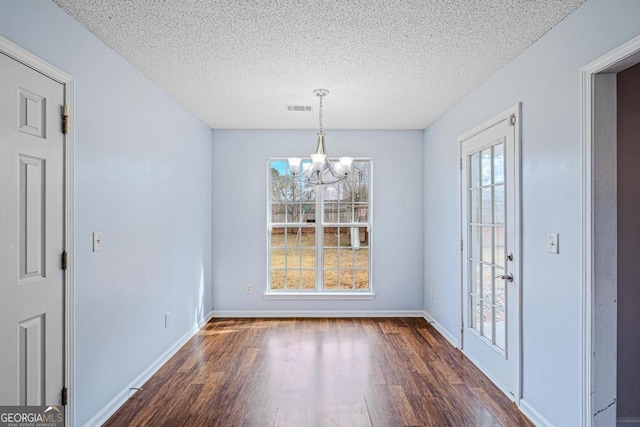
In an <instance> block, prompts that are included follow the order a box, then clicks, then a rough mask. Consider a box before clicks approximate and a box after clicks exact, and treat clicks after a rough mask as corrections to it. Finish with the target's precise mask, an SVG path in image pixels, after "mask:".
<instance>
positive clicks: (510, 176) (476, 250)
mask: <svg viewBox="0 0 640 427" xmlns="http://www.w3.org/2000/svg"><path fill="white" fill-rule="evenodd" d="M516 114H517V111H516V110H510V111H509V112H505V113H504V114H502V115H500V116H499V117H497V118H496V119H494V120H491V121H490V122H488V123H487V124H486V125H484V126H481V127H479V128H476V130H474V131H472V132H470V133H469V134H468V135H469V136H468V137H462V138H461V139H460V144H461V145H460V152H461V166H462V179H461V183H462V188H461V198H462V215H461V218H462V238H463V245H462V248H463V250H462V288H463V292H462V300H463V301H462V308H463V310H462V311H463V328H462V329H463V336H462V348H463V351H464V352H465V353H466V354H467V356H468V357H469V358H470V359H471V360H473V361H474V363H476V364H477V365H478V366H479V367H480V368H481V369H482V370H483V371H484V372H485V373H486V374H487V375H488V376H489V377H490V378H491V379H492V380H493V381H494V382H495V383H496V384H497V385H498V386H500V387H501V388H502V389H503V390H504V391H505V392H507V393H508V394H509V395H510V397H511V398H512V400H516V399H517V398H518V397H517V396H518V394H519V393H518V388H519V375H520V374H519V369H520V361H519V357H520V327H519V325H520V320H519V319H520V302H519V301H520V292H519V269H518V265H519V250H518V244H519V239H518V238H517V233H518V232H519V231H518V228H517V225H518V224H517V217H516V215H517V214H518V211H517V204H516V200H517V198H518V197H519V195H518V194H517V191H519V190H518V185H517V180H516V161H517V159H516V151H515V148H516V144H515V137H516V126H515V122H516V120H517V115H516Z"/></svg>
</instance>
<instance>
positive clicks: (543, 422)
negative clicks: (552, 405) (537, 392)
mask: <svg viewBox="0 0 640 427" xmlns="http://www.w3.org/2000/svg"><path fill="white" fill-rule="evenodd" d="M519 407H520V412H522V413H523V414H524V416H525V417H527V418H529V421H531V422H532V423H533V424H534V425H535V426H536V427H553V424H551V423H550V422H549V420H547V419H546V418H545V417H543V416H542V415H540V412H538V411H536V410H535V408H534V407H533V406H531V404H530V403H529V402H527V401H526V400H524V399H520V404H519Z"/></svg>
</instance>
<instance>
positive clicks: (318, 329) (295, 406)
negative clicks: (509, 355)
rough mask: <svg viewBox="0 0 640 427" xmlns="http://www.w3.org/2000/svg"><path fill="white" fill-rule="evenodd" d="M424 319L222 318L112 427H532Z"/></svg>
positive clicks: (182, 352) (172, 362)
mask: <svg viewBox="0 0 640 427" xmlns="http://www.w3.org/2000/svg"><path fill="white" fill-rule="evenodd" d="M531 425H532V424H531V423H530V422H529V421H528V420H527V419H526V418H525V417H524V416H523V415H522V414H521V413H520V412H519V411H518V409H517V407H516V406H515V405H514V404H513V403H512V402H511V401H509V399H508V398H507V397H506V396H505V395H504V394H503V393H502V392H501V391H500V390H499V389H498V388H497V387H496V386H495V385H493V383H491V381H490V380H489V379H488V378H487V377H485V376H484V375H483V374H482V373H481V372H480V371H479V370H478V369H477V368H476V367H475V366H474V365H473V364H472V363H471V362H470V361H469V360H468V359H467V358H466V357H464V355H462V353H461V352H460V351H458V350H457V349H455V348H453V347H452V346H451V345H450V344H449V342H448V341H446V340H445V339H444V338H443V337H442V336H441V335H440V334H439V333H438V332H437V331H436V330H435V329H434V328H433V327H432V326H431V325H429V324H428V323H427V322H426V321H425V320H424V319H420V318H379V319H372V318H363V319H353V318H349V319H304V318H300V319H215V320H212V321H211V322H209V323H208V324H207V325H205V326H204V327H203V328H202V330H201V331H199V332H198V334H197V335H196V336H195V337H194V338H193V339H192V340H190V341H189V342H188V343H187V344H185V345H184V347H183V348H182V349H180V350H179V351H178V352H177V353H176V354H175V355H174V357H173V358H171V360H169V361H168V362H167V363H166V364H165V365H164V366H163V367H162V368H161V369H160V370H159V371H158V372H157V373H156V374H155V375H154V376H153V377H152V378H151V379H150V380H149V381H148V382H147V383H146V384H145V385H144V386H143V387H142V389H141V390H140V391H138V392H137V393H135V394H133V396H132V397H131V398H130V399H129V400H128V401H127V402H126V403H125V404H124V405H123V406H122V407H121V408H120V409H119V410H118V411H117V412H116V413H115V414H114V415H113V416H112V417H111V418H110V419H109V421H108V422H107V423H105V426H108V427H123V426H172V427H175V426H188V427H190V426H193V427H200V426H214V427H226V426H230V427H231V426H246V427H270V426H274V427H279V426H293V427H301V426H302V427H306V426H308V427H312V426H318V427H325V426H327V427H328V426H338V427H340V426H344V427H369V426H385V427H386V426H431V427H443V426H454V427H458V426H502V427H511V426H531Z"/></svg>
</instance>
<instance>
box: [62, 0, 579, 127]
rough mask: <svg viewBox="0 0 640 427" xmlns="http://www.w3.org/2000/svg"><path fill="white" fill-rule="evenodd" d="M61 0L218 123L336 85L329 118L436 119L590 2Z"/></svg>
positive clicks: (411, 123)
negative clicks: (581, 5) (585, 3)
mask: <svg viewBox="0 0 640 427" xmlns="http://www.w3.org/2000/svg"><path fill="white" fill-rule="evenodd" d="M54 1H55V3H56V4H58V5H59V6H60V7H61V8H62V9H63V10H65V11H66V12H67V13H68V14H70V15H71V16H73V17H74V18H75V19H76V20H78V21H79V22H80V23H81V24H82V25H84V26H85V27H86V28H87V29H88V30H89V31H91V32H92V33H93V34H95V35H96V36H97V37H98V38H100V39H101V40H102V41H103V42H104V43H105V44H106V45H108V46H109V47H111V48H112V49H113V50H115V51H116V52H118V53H119V54H121V55H122V56H124V57H125V58H126V59H127V60H128V61H129V62H131V63H132V64H133V65H134V66H135V67H137V68H138V69H139V70H141V71H142V72H143V73H144V74H146V75H147V76H148V77H149V78H150V79H151V80H153V81H154V82H156V84H158V85H159V86H160V87H162V88H163V89H164V90H166V91H167V92H168V93H169V94H171V96H173V97H174V98H175V99H176V100H178V101H179V102H180V103H182V104H183V105H184V106H185V107H186V108H188V109H189V110H190V111H192V112H193V113H194V114H195V115H196V116H198V117H199V118H200V119H202V120H203V121H204V122H205V123H207V124H208V125H209V126H210V127H212V128H215V129H313V128H316V127H317V126H318V117H317V106H318V102H317V98H316V97H315V96H314V95H313V94H312V90H313V89H315V88H327V89H329V90H330V92H331V94H330V95H329V96H328V97H327V98H325V102H324V105H325V114H324V116H325V126H326V128H327V129H424V128H426V127H427V126H428V125H429V124H430V123H432V122H433V121H434V120H435V119H437V118H438V117H439V116H440V115H442V114H443V113H444V112H446V111H447V110H448V109H449V108H450V107H451V106H453V105H454V104H455V103H456V102H457V101H458V100H460V99H461V98H462V97H463V96H464V95H466V94H467V93H469V92H470V91H471V90H472V89H474V88H475V87H477V86H478V85H479V84H480V83H482V82H483V81H484V80H485V79H487V78H488V77H489V76H490V75H491V74H492V73H494V72H495V71H496V70H498V69H500V68H501V67H502V66H504V65H505V64H506V63H508V62H509V61H510V60H512V59H513V58H515V57H516V56H517V55H518V54H520V53H521V52H522V51H523V50H524V49H526V48H527V47H528V46H530V45H531V44H532V43H533V42H534V41H535V40H537V39H538V38H539V37H541V36H542V35H543V34H544V33H545V32H547V31H548V30H549V29H551V28H552V27H553V26H554V25H555V24H557V23H558V22H559V21H561V20H562V19H563V18H565V17H566V16H567V15H568V14H569V13H571V12H572V11H573V10H575V9H576V8H577V7H578V6H579V5H580V4H582V3H583V2H584V1H585V0H302V1H300V0H262V1H249V0H243V1H240V0H239V1H233V0H165V1H159V0H54ZM291 104H294V105H311V106H312V107H313V111H312V112H311V113H302V112H287V111H285V105H291Z"/></svg>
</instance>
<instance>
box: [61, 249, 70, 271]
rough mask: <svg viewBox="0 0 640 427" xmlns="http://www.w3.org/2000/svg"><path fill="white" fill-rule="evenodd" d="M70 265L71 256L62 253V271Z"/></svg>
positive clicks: (65, 252)
mask: <svg viewBox="0 0 640 427" xmlns="http://www.w3.org/2000/svg"><path fill="white" fill-rule="evenodd" d="M68 263H69V256H68V255H67V251H64V252H62V269H63V270H66V269H67V264H68Z"/></svg>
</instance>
